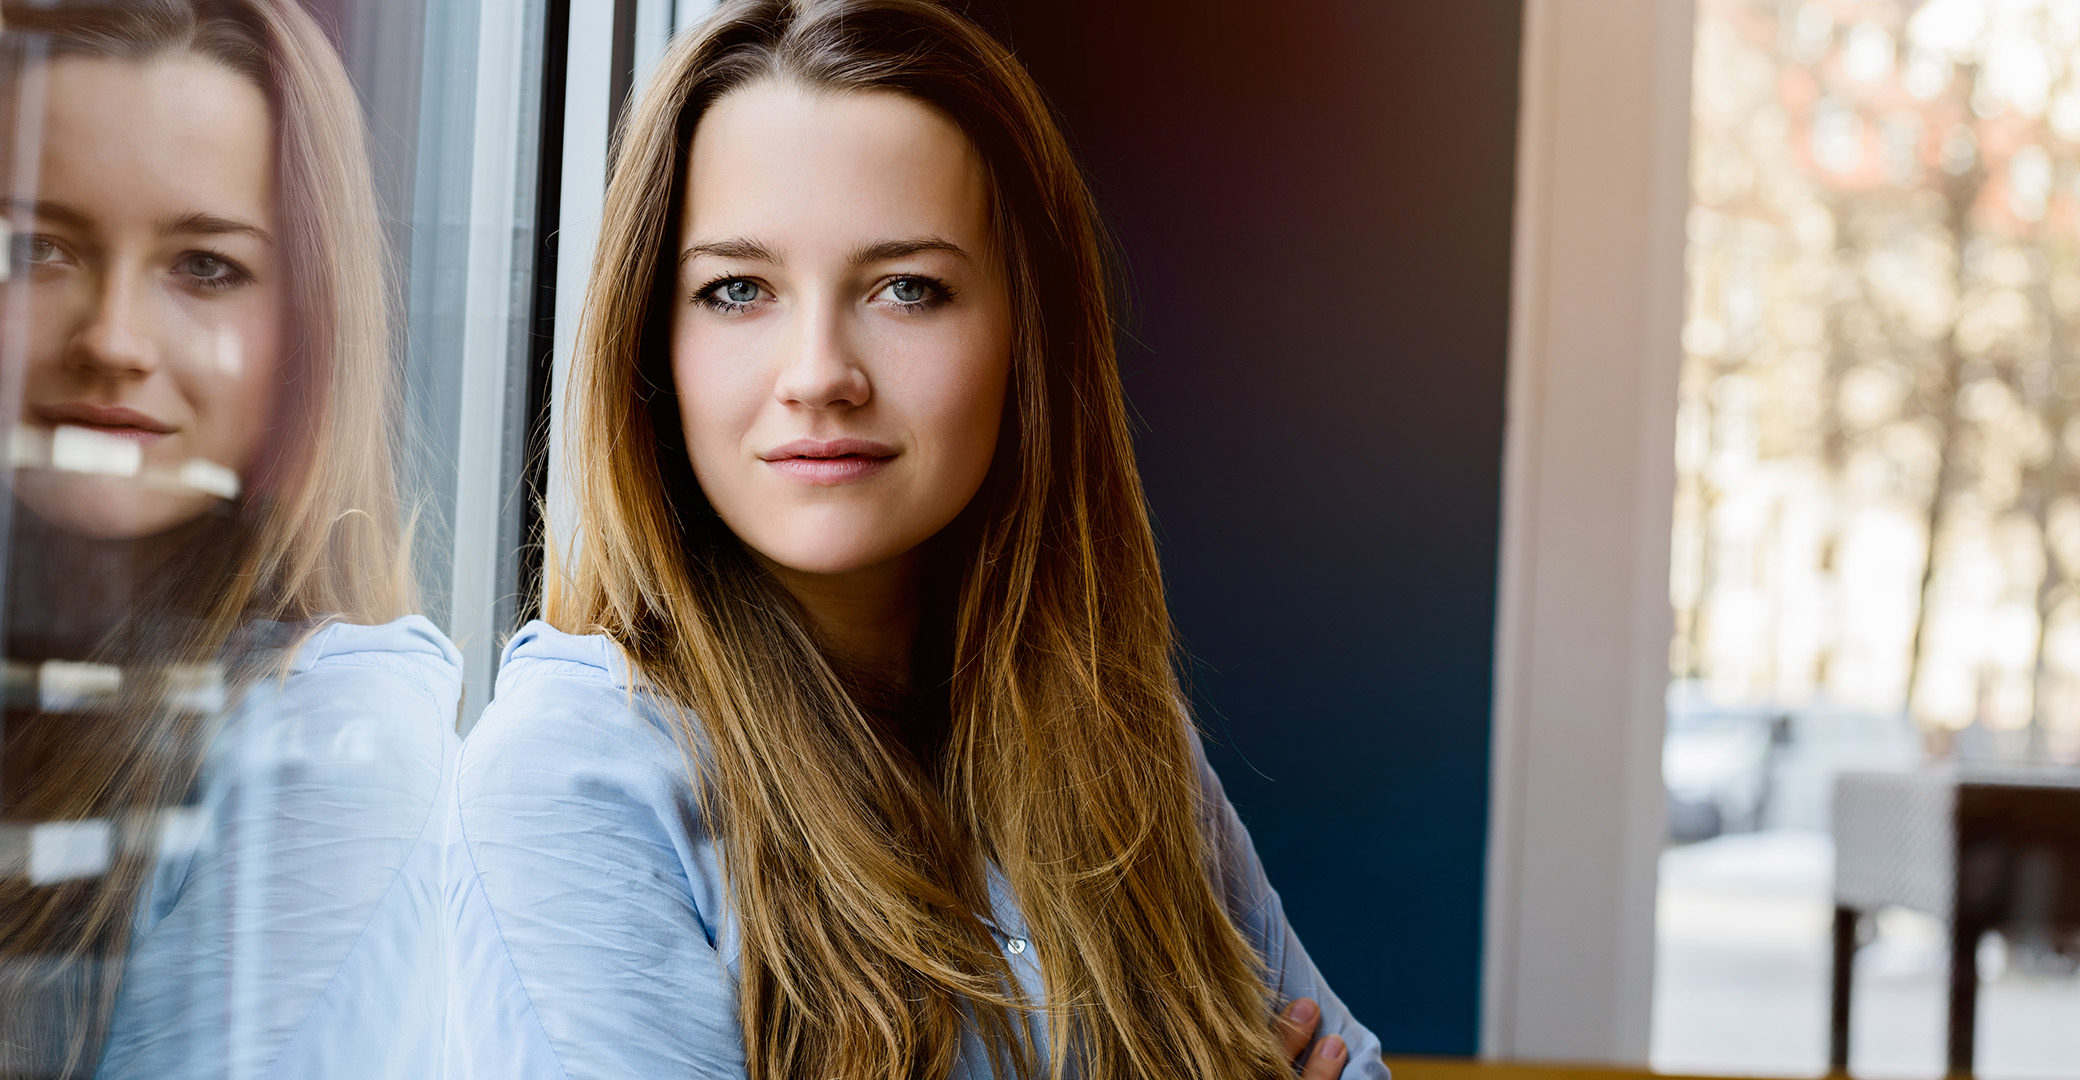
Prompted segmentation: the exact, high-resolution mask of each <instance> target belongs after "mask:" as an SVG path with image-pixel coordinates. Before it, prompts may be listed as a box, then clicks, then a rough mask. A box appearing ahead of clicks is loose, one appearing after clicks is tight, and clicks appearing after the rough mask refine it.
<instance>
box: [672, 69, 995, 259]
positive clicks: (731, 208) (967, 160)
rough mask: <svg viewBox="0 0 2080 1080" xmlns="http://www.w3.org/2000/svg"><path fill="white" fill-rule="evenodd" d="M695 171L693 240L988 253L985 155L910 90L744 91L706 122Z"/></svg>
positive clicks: (689, 193)
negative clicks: (931, 244) (938, 245)
mask: <svg viewBox="0 0 2080 1080" xmlns="http://www.w3.org/2000/svg"><path fill="white" fill-rule="evenodd" d="M686 167H687V183H686V207H685V210H686V213H685V218H684V221H685V226H684V228H685V233H686V235H687V237H688V238H694V237H702V238H713V237H721V236H747V237H753V238H756V239H758V240H760V241H762V242H765V243H768V244H771V245H774V246H775V247H777V248H779V249H781V250H782V251H783V252H785V251H787V250H790V249H798V248H804V247H818V246H821V245H822V244H824V243H829V244H832V245H852V244H856V243H858V242H860V241H862V240H868V241H871V240H877V239H886V238H889V237H897V236H912V235H944V236H946V237H947V238H949V239H952V240H954V241H956V242H958V243H960V244H961V245H962V246H964V247H969V249H970V250H972V251H979V250H981V249H982V248H983V247H984V246H985V245H986V241H987V233H988V226H989V185H988V178H987V172H986V170H985V168H984V166H983V163H982V158H981V155H979V154H978V153H976V151H975V148H974V146H973V144H971V143H970V142H969V141H968V138H967V136H966V135H964V134H962V132H961V130H960V128H959V127H957V126H955V125H954V123H953V122H952V121H951V120H949V119H947V118H946V116H945V115H944V114H942V113H940V112H938V111H937V110H935V109H932V108H930V107H929V106H926V105H924V104H922V103H920V102H918V101H916V100H915V99H912V98H909V97H905V96H903V95H900V94H894V93H887V92H878V91H870V92H862V93H852V92H825V91H816V90H810V89H806V88H803V87H801V86H799V85H797V84H793V83H782V82H762V83H757V84H754V85H752V86H748V87H745V88H743V89H740V90H736V91H733V92H731V93H729V94H726V95H724V96H723V97H722V98H721V99H720V100H719V101H717V102H715V104H713V105H711V106H710V107H709V108H708V110H707V112H706V113H705V114H704V115H703V116H702V117H701V121H700V124H699V125H698V126H697V127H696V128H695V130H694V135H693V145H692V148H691V152H690V153H689V154H688V155H687V166H686ZM971 245H972V246H971Z"/></svg>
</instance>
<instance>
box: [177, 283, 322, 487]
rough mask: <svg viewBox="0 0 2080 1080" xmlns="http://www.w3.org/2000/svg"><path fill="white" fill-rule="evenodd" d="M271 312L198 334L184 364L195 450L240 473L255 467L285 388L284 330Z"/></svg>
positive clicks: (188, 346) (206, 328)
mask: <svg viewBox="0 0 2080 1080" xmlns="http://www.w3.org/2000/svg"><path fill="white" fill-rule="evenodd" d="M269 308H270V309H269V310H264V311H263V310H255V311H252V312H250V313H249V314H247V315H246V317H244V318H234V319H227V320H224V321H221V322H216V323H214V324H211V325H207V326H203V327H200V328H198V332H197V333H195V334H194V335H193V337H192V338H191V339H190V340H189V341H188V342H187V343H186V348H185V349H184V352H185V353H186V355H184V356H183V357H182V358H181V359H182V362H181V365H180V369H181V372H182V384H183V385H182V391H183V393H184V394H185V395H186V396H187V398H188V401H189V405H190V407H192V408H193V409H194V410H195V420H196V437H195V445H194V447H193V448H192V449H193V450H194V451H195V453H196V455H197V456H199V457H202V458H206V459H208V460H210V461H214V462H216V463H217V464H219V465H226V466H229V467H231V468H233V469H236V470H238V471H240V472H246V471H248V470H250V469H251V468H252V467H253V466H254V465H255V464H256V462H255V461H254V460H253V458H254V456H255V454H257V453H258V451H259V449H260V446H261V444H262V443H264V442H265V441H266V438H267V430H268V428H269V427H270V426H272V423H273V420H274V413H275V408H276V402H277V398H278V396H279V393H280V387H281V383H282V379H281V376H280V364H281V357H282V345H283V341H282V337H283V327H282V325H281V319H280V318H279V316H277V315H276V314H275V313H274V312H273V311H272V310H271V305H269ZM287 434H289V435H291V436H292V437H293V436H294V434H295V433H294V432H290V433H287Z"/></svg>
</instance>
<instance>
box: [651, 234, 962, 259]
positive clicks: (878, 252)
mask: <svg viewBox="0 0 2080 1080" xmlns="http://www.w3.org/2000/svg"><path fill="white" fill-rule="evenodd" d="M927 251H943V252H945V253H947V254H949V255H953V256H956V257H958V258H961V259H968V258H969V255H968V253H967V251H966V250H965V249H963V248H962V247H961V246H960V245H959V244H956V243H954V242H953V241H951V240H947V239H945V238H943V237H938V236H913V237H907V238H905V239H901V240H878V241H875V242H874V243H871V244H863V245H861V246H860V247H857V248H855V249H853V252H852V255H851V256H850V258H849V260H848V261H849V262H850V263H851V264H852V265H853V266H866V265H868V264H869V263H877V262H887V261H889V260H890V259H902V258H907V257H909V256H911V255H918V254H922V253H924V252H927ZM696 255H712V256H714V257H716V258H718V259H740V260H743V261H745V262H769V263H777V262H780V261H781V259H780V256H779V254H778V253H776V252H774V250H773V249H772V248H770V247H767V246H766V245H765V244H763V243H760V242H759V241H757V240H753V239H751V238H750V237H747V236H731V237H725V238H723V239H720V240H703V241H701V242H700V243H698V244H689V245H687V248H686V250H684V251H682V252H680V253H679V263H680V265H682V266H683V265H685V263H686V262H687V260H689V259H692V258H693V257H694V256H696Z"/></svg>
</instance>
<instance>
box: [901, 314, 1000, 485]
mask: <svg viewBox="0 0 2080 1080" xmlns="http://www.w3.org/2000/svg"><path fill="white" fill-rule="evenodd" d="M935 351H936V353H937V355H933V356H929V357H919V359H921V360H926V361H927V362H924V363H917V364H915V365H911V366H910V373H908V375H907V377H906V378H905V379H904V380H903V382H902V384H900V385H898V386H897V387H895V388H894V389H896V390H898V391H900V392H901V393H902V396H903V397H904V398H905V399H907V400H908V401H910V402H912V403H913V406H914V408H915V410H916V411H915V414H914V415H915V417H916V420H917V422H918V423H919V424H920V425H929V426H930V429H931V434H932V437H933V441H935V442H937V443H939V444H940V446H941V448H942V450H943V452H944V453H945V455H946V457H947V466H948V468H949V471H952V472H955V473H958V474H960V475H962V476H963V477H964V478H965V477H966V476H967V474H970V473H972V474H973V478H974V479H975V480H976V481H977V482H979V481H980V477H981V475H982V474H983V473H984V472H987V471H988V468H989V458H990V455H991V453H992V451H993V450H994V449H995V447H996V441H997V429H998V428H999V427H1000V426H1001V425H1002V421H1003V416H1004V395H1005V391H1006V386H1007V384H1008V383H1009V381H1010V371H1011V342H1010V335H1009V333H1008V332H1004V331H1002V330H1000V329H999V328H997V327H986V328H983V329H982V331H981V332H979V333H976V334H973V335H963V336H962V337H960V338H956V339H954V340H951V341H948V342H946V343H945V344H944V345H943V346H942V348H940V349H938V350H935Z"/></svg>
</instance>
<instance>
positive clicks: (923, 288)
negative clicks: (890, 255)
mask: <svg viewBox="0 0 2080 1080" xmlns="http://www.w3.org/2000/svg"><path fill="white" fill-rule="evenodd" d="M877 295H878V296H879V297H880V298H882V299H885V300H887V301H888V302H890V303H892V304H894V305H895V306H896V307H897V308H898V309H901V310H904V311H912V312H916V311H930V310H931V309H933V308H936V307H938V306H939V305H940V304H943V303H945V302H946V301H948V300H951V299H953V290H952V289H950V288H948V287H947V286H946V284H945V283H944V282H941V281H934V280H933V279H931V278H928V277H923V276H921V275H917V274H905V275H903V276H902V277H897V278H890V279H889V282H888V284H886V285H883V286H882V287H881V291H880V293H878V294H877Z"/></svg>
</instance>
